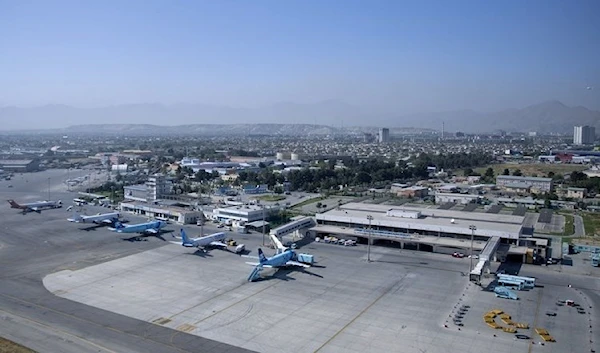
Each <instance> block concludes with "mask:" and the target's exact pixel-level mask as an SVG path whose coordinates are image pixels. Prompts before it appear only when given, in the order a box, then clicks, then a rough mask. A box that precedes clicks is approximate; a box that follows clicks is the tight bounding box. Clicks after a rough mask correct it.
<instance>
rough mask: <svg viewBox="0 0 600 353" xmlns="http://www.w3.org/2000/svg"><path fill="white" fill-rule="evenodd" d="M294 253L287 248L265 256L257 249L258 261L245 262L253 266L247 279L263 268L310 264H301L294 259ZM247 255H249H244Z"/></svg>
mask: <svg viewBox="0 0 600 353" xmlns="http://www.w3.org/2000/svg"><path fill="white" fill-rule="evenodd" d="M295 256H296V253H295V252H294V250H292V249H287V250H285V251H284V252H281V253H279V254H276V255H274V256H273V257H269V258H267V257H266V256H265V254H264V253H263V251H262V249H261V248H259V249H258V262H246V263H247V264H248V265H252V266H255V267H254V270H252V272H251V273H250V276H248V281H254V280H256V279H257V278H258V275H259V273H260V272H261V271H262V270H263V269H264V268H273V267H275V268H278V267H285V266H301V267H305V268H308V267H310V265H307V264H303V263H302V262H298V261H294V260H293V259H294V258H295ZM246 257H249V256H246Z"/></svg>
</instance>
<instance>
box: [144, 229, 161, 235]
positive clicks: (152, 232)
mask: <svg viewBox="0 0 600 353" xmlns="http://www.w3.org/2000/svg"><path fill="white" fill-rule="evenodd" d="M144 233H150V234H158V230H157V229H154V228H150V229H146V230H145V231H144Z"/></svg>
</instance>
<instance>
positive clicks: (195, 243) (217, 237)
mask: <svg viewBox="0 0 600 353" xmlns="http://www.w3.org/2000/svg"><path fill="white" fill-rule="evenodd" d="M180 232H181V242H178V241H172V242H171V243H173V244H178V245H181V246H185V247H186V248H202V250H205V251H206V248H208V247H220V248H222V249H227V244H225V243H224V242H223V241H224V240H225V233H215V234H210V235H206V236H203V237H198V238H188V236H187V235H186V234H185V231H184V230H183V228H181V230H180Z"/></svg>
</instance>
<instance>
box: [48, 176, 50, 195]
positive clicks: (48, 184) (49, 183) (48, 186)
mask: <svg viewBox="0 0 600 353" xmlns="http://www.w3.org/2000/svg"><path fill="white" fill-rule="evenodd" d="M48 201H50V177H48Z"/></svg>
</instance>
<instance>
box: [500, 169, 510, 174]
mask: <svg viewBox="0 0 600 353" xmlns="http://www.w3.org/2000/svg"><path fill="white" fill-rule="evenodd" d="M502 175H510V170H508V168H504V170H503V171H502Z"/></svg>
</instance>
